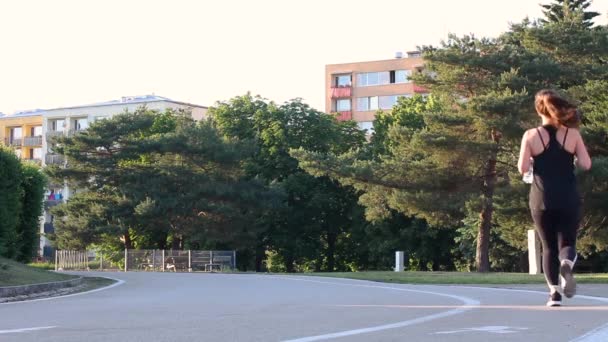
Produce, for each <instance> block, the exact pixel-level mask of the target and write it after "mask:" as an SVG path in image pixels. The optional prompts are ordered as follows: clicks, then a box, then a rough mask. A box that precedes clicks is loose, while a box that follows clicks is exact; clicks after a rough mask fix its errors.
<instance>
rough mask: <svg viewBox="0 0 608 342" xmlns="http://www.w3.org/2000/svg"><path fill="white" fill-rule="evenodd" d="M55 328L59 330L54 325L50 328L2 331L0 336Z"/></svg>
mask: <svg viewBox="0 0 608 342" xmlns="http://www.w3.org/2000/svg"><path fill="white" fill-rule="evenodd" d="M53 328H57V326H56V325H52V326H49V327H33V328H21V329H10V330H0V334H15V333H22V332H28V331H37V330H46V329H53Z"/></svg>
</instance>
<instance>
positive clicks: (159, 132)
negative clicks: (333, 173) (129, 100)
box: [47, 108, 273, 250]
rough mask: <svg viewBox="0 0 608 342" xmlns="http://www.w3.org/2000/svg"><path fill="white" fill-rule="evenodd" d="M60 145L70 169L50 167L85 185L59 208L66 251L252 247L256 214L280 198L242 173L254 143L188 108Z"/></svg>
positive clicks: (129, 119)
mask: <svg viewBox="0 0 608 342" xmlns="http://www.w3.org/2000/svg"><path fill="white" fill-rule="evenodd" d="M57 142H58V143H60V144H61V145H60V146H58V147H57V148H56V150H57V151H58V152H59V153H61V154H64V155H65V156H67V159H68V165H69V167H68V168H58V167H50V168H48V170H47V172H48V173H49V175H50V176H51V177H53V178H54V179H57V180H59V179H64V178H65V179H67V180H68V181H69V182H70V184H71V185H73V186H74V188H77V189H79V190H80V191H79V192H78V193H77V194H76V195H75V196H73V197H71V199H70V200H69V201H68V202H67V203H66V204H64V205H60V206H58V207H57V208H55V209H54V212H55V214H56V215H57V216H58V217H61V218H62V219H61V220H58V221H59V222H57V224H56V225H57V233H56V235H55V236H54V241H55V244H56V245H57V246H59V247H61V248H84V247H86V246H88V245H91V244H97V245H105V246H107V248H109V249H110V250H114V249H116V248H117V247H118V246H120V245H122V246H123V248H124V247H126V248H135V247H136V248H162V249H164V248H172V249H182V248H184V247H185V246H186V245H188V246H190V247H191V248H204V247H206V246H207V245H208V244H212V243H213V241H217V240H219V241H224V242H225V243H228V244H229V245H230V248H238V246H239V244H241V245H247V246H249V245H250V243H251V242H250V241H251V239H250V238H249V237H248V236H247V235H248V232H247V229H248V227H249V226H247V224H246V223H247V222H248V217H249V216H250V215H251V214H252V212H255V211H256V210H258V209H259V208H260V207H264V206H266V205H269V206H270V205H271V203H270V202H271V198H272V197H273V195H271V193H272V191H271V190H269V189H266V188H264V186H263V185H261V184H259V183H258V182H257V181H255V180H245V179H244V177H243V175H244V173H243V171H242V169H241V163H242V156H243V155H246V154H247V153H248V152H247V151H248V149H247V148H244V147H242V146H240V145H238V144H237V143H233V142H230V141H228V140H226V139H224V138H222V137H221V136H219V135H218V134H217V130H216V129H215V128H214V127H213V126H212V125H211V124H210V123H208V122H202V123H195V122H194V121H193V120H191V119H190V118H189V116H188V114H187V113H183V112H179V111H171V110H168V111H166V112H163V113H159V112H155V111H151V110H146V109H145V108H141V109H139V110H137V111H136V112H135V113H124V114H121V115H118V116H115V117H113V118H111V119H107V120H103V121H99V122H96V123H94V124H92V125H91V127H90V128H89V129H88V130H87V131H86V132H84V133H82V134H80V135H77V136H74V137H69V138H67V137H66V138H62V139H58V141H57ZM229 227H230V228H229ZM249 228H250V227H249Z"/></svg>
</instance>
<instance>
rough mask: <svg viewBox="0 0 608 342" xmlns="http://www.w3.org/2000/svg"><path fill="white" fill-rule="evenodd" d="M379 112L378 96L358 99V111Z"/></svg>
mask: <svg viewBox="0 0 608 342" xmlns="http://www.w3.org/2000/svg"><path fill="white" fill-rule="evenodd" d="M368 110H378V96H369V97H358V98H357V111H359V112H365V111H368Z"/></svg>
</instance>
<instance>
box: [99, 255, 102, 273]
mask: <svg viewBox="0 0 608 342" xmlns="http://www.w3.org/2000/svg"><path fill="white" fill-rule="evenodd" d="M99 260H100V262H99V270H100V271H103V252H99Z"/></svg>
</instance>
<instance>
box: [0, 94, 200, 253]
mask: <svg viewBox="0 0 608 342" xmlns="http://www.w3.org/2000/svg"><path fill="white" fill-rule="evenodd" d="M142 106H145V107H146V108H148V109H152V110H159V111H164V110H166V109H183V110H187V111H190V113H191V115H192V118H193V119H195V120H202V119H204V118H206V116H207V110H208V108H207V107H205V106H200V105H195V104H190V103H186V102H180V101H174V100H171V99H168V98H166V97H161V96H156V95H144V96H125V97H122V98H121V99H120V100H114V101H108V102H101V103H94V104H90V105H83V106H73V107H63V108H54V109H47V110H42V109H37V110H32V111H24V112H18V113H15V114H12V115H4V114H2V113H0V141H1V142H2V143H4V144H5V145H7V146H10V147H12V148H13V150H14V151H15V154H17V155H18V156H19V157H20V158H22V159H29V160H32V161H33V162H36V163H38V164H41V165H42V166H46V165H51V164H56V165H64V159H63V157H62V156H61V155H59V154H56V153H54V152H53V142H52V139H51V138H52V137H54V136H60V135H61V136H64V135H67V136H70V135H73V134H77V133H78V132H79V131H83V130H86V129H87V128H88V127H89V124H90V123H92V122H94V121H96V120H100V119H104V118H109V117H112V116H114V115H116V114H120V113H124V112H125V111H129V112H134V111H135V110H137V109H138V108H140V107H142ZM71 191H73V189H72V188H71V187H70V186H69V184H67V183H64V184H55V183H51V184H48V186H47V191H46V194H45V199H44V214H43V217H41V222H40V249H39V254H40V255H41V256H46V257H49V256H51V255H52V248H51V246H50V243H49V241H48V240H47V239H46V237H45V235H46V234H49V233H53V232H54V231H55V227H54V225H53V223H54V220H55V218H54V217H53V215H51V213H50V208H52V207H53V206H55V205H57V204H59V203H62V202H63V201H65V200H67V199H68V198H69V197H70V195H71Z"/></svg>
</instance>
